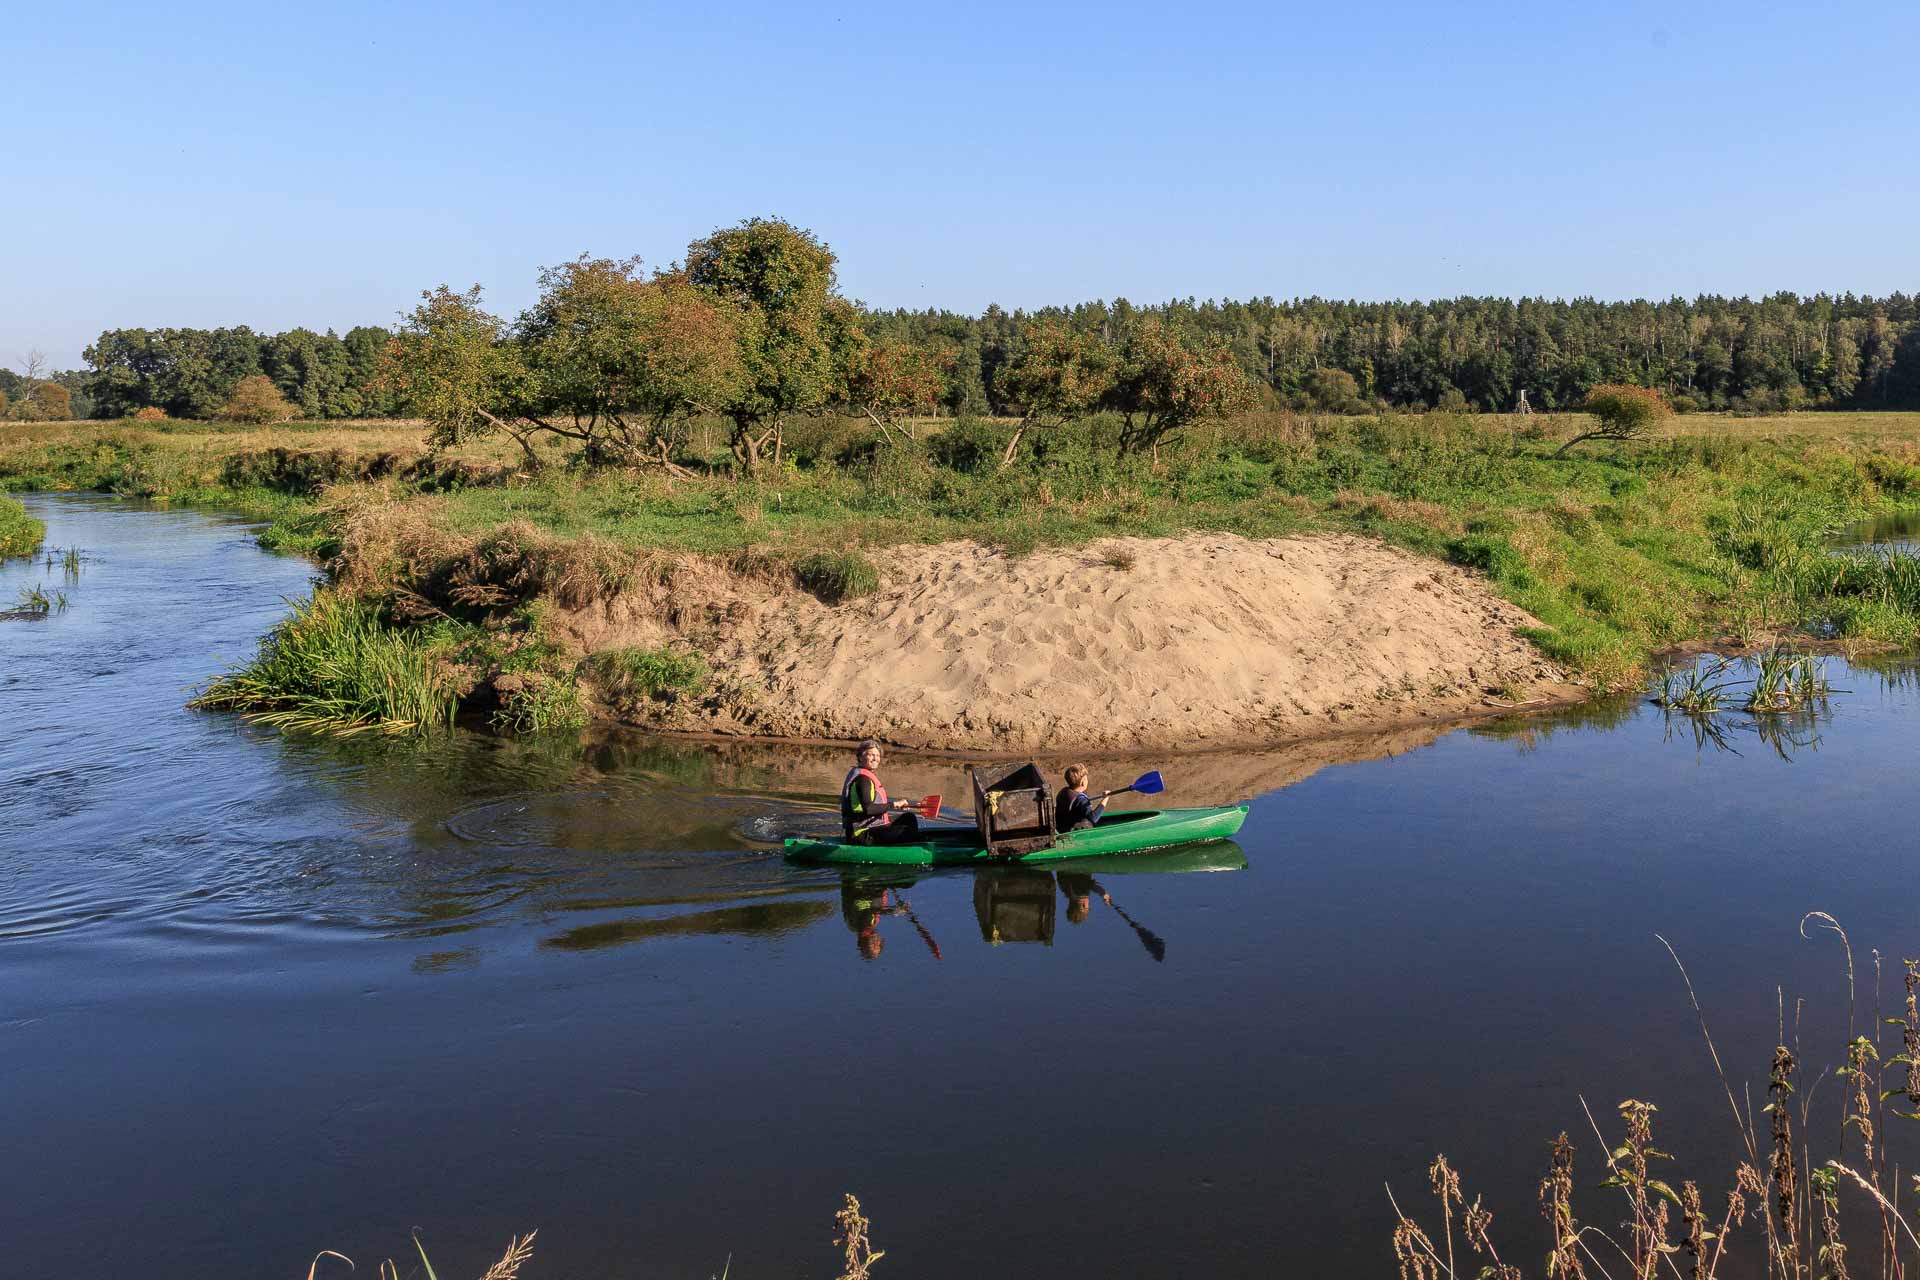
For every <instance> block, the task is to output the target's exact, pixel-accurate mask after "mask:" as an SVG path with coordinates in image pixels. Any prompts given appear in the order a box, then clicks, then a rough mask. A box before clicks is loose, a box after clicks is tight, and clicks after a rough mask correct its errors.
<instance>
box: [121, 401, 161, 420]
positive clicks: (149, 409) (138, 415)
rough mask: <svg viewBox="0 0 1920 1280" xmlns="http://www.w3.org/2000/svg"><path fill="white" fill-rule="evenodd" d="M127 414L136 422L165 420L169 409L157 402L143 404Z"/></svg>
mask: <svg viewBox="0 0 1920 1280" xmlns="http://www.w3.org/2000/svg"><path fill="white" fill-rule="evenodd" d="M127 416H128V417H130V418H132V419H133V420H134V421H135V422H165V421H166V420H167V411H166V410H165V409H162V408H161V407H160V406H159V405H157V404H147V405H141V406H140V407H139V408H138V409H135V410H134V411H133V412H132V413H130V414H128V415H127Z"/></svg>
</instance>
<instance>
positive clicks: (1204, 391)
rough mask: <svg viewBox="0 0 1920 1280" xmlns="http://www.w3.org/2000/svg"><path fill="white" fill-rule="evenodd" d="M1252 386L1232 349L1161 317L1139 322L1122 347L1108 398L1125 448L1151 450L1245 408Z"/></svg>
mask: <svg viewBox="0 0 1920 1280" xmlns="http://www.w3.org/2000/svg"><path fill="white" fill-rule="evenodd" d="M1251 398H1252V388H1251V387H1250V386H1249V385H1248V381H1247V377H1246V375H1245V374H1243V373H1242V372H1241V371H1240V366H1239V364H1238V362H1237V361H1236V360H1235V359H1234V356H1233V352H1232V351H1230V350H1228V348H1227V345H1226V343H1225V342H1223V341H1220V340H1218V339H1215V340H1214V341H1211V342H1205V343H1196V342H1193V341H1191V340H1190V339H1188V338H1187V337H1186V335H1184V334H1181V333H1177V332H1175V331H1174V330H1173V329H1171V328H1169V327H1168V326H1167V325H1166V324H1165V323H1163V322H1162V321H1160V320H1157V319H1151V318H1149V319H1143V320H1139V321H1136V322H1135V323H1134V324H1133V325H1132V326H1131V327H1130V328H1129V329H1128V331H1127V335H1126V339H1125V342H1124V343H1123V344H1122V346H1121V348H1120V361H1119V368H1118V371H1117V372H1116V374H1115V376H1114V380H1113V384H1112V387H1111V389H1110V391H1109V392H1108V396H1107V399H1108V402H1109V403H1110V404H1112V406H1113V407H1114V408H1116V409H1118V410H1119V411H1120V415H1121V419H1122V421H1123V423H1124V426H1123V427H1122V428H1121V431H1120V452H1122V453H1137V452H1139V451H1140V450H1142V449H1148V450H1151V451H1152V453H1153V455H1154V460H1155V461H1156V462H1157V461H1158V460H1159V457H1160V445H1161V442H1162V441H1164V440H1166V439H1168V438H1169V437H1171V436H1172V435H1173V434H1174V433H1175V432H1177V431H1179V430H1180V429H1181V428H1182V427H1185V426H1187V425H1188V424H1190V423H1192V422H1196V421H1198V420H1199V419H1201V418H1211V417H1224V416H1226V415H1227V414H1230V413H1234V412H1237V411H1239V410H1241V409H1243V408H1245V407H1246V406H1247V405H1248V403H1249V402H1250V401H1251Z"/></svg>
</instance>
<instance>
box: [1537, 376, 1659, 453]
mask: <svg viewBox="0 0 1920 1280" xmlns="http://www.w3.org/2000/svg"><path fill="white" fill-rule="evenodd" d="M1580 407H1581V408H1582V409H1584V410H1586V411H1587V412H1588V413H1590V414H1592V415H1593V416H1594V417H1595V418H1597V419H1599V425H1597V426H1595V427H1594V428H1593V430H1591V431H1583V432H1581V433H1580V434H1579V435H1577V436H1575V437H1574V438H1573V439H1571V440H1569V441H1567V442H1566V443H1565V444H1563V445H1561V446H1560V448H1559V449H1557V450H1556V451H1555V452H1554V455H1553V456H1554V457H1556V458H1561V457H1565V456H1566V452H1567V450H1569V449H1571V448H1573V446H1575V445H1577V444H1579V443H1580V442H1581V441H1582V440H1631V439H1633V438H1634V437H1636V436H1638V435H1640V434H1641V433H1642V432H1644V431H1645V430H1646V429H1647V428H1648V427H1649V426H1651V425H1653V423H1654V422H1656V421H1658V420H1659V419H1661V418H1664V417H1666V416H1667V414H1668V412H1669V410H1668V408H1667V402H1666V401H1665V400H1663V399H1661V398H1660V393H1659V392H1658V391H1655V390H1653V389H1652V388H1651V387H1636V386H1633V385H1632V384H1630V383H1602V384H1601V385H1599V386H1597V387H1594V388H1593V389H1592V390H1591V391H1588V392H1587V398H1586V400H1585V401H1584V402H1583V403H1582V404H1581V406H1580Z"/></svg>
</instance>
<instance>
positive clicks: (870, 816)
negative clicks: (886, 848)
mask: <svg viewBox="0 0 1920 1280" xmlns="http://www.w3.org/2000/svg"><path fill="white" fill-rule="evenodd" d="M853 759H854V765H853V768H851V769H849V770H847V780H846V781H845V782H843V783H841V784H840V829H841V834H842V835H844V836H845V837H846V840H847V843H848V844H911V843H913V841H915V840H917V839H918V838H919V836H920V819H919V818H917V817H915V816H914V815H913V814H911V813H900V812H898V811H899V810H901V809H910V808H912V807H913V806H912V805H911V804H910V803H909V802H908V801H905V800H889V799H887V789H886V788H885V787H884V786H882V785H881V784H880V744H879V743H877V742H875V741H874V740H873V739H872V738H868V739H866V740H865V741H864V742H862V743H861V744H860V745H859V746H857V747H855V748H854V749H853Z"/></svg>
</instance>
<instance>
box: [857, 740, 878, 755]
mask: <svg viewBox="0 0 1920 1280" xmlns="http://www.w3.org/2000/svg"><path fill="white" fill-rule="evenodd" d="M868 747H872V748H873V749H874V750H875V751H878V750H879V749H880V743H879V742H878V741H877V740H875V739H873V738H862V739H860V743H859V745H858V746H856V747H854V749H853V754H854V756H855V757H856V758H858V757H860V756H863V755H865V754H867V748H868Z"/></svg>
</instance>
